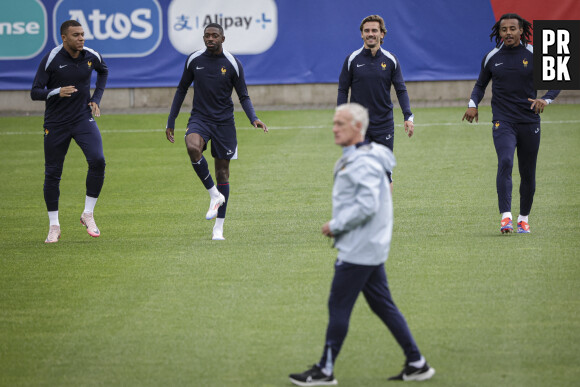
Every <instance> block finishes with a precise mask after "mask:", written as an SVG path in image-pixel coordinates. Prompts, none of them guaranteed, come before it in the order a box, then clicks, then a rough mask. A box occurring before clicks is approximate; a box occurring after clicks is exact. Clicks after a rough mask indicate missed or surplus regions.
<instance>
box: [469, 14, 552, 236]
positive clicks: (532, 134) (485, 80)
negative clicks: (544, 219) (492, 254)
mask: <svg viewBox="0 0 580 387" xmlns="http://www.w3.org/2000/svg"><path fill="white" fill-rule="evenodd" d="M531 31H532V25H531V23H530V22H528V21H527V20H525V19H523V18H522V17H521V16H519V15H517V14H515V13H506V14H505V15H502V16H501V17H500V19H499V20H498V21H497V23H495V24H494V26H493V27H492V33H491V35H490V40H493V39H494V38H495V42H496V47H495V48H494V49H493V50H491V51H490V52H489V53H488V54H486V55H485V57H484V58H483V61H482V62H481V71H480V73H479V78H478V79H477V82H476V83H475V86H474V87H473V92H472V93H471V99H470V100H469V104H468V108H467V111H466V112H465V114H464V115H463V120H465V119H466V120H467V121H468V122H473V120H474V119H475V121H476V122H477V121H478V112H477V106H478V104H479V102H480V101H481V100H482V99H483V95H484V93H485V88H486V87H487V85H488V84H489V81H490V80H493V82H492V86H491V92H492V97H491V110H492V113H493V117H492V122H493V125H492V132H493V143H494V145H495V150H496V153H497V177H496V186H497V197H498V204H499V212H500V213H501V223H500V231H501V232H502V233H511V232H512V231H513V223H512V213H511V201H512V168H513V161H514V152H515V150H516V149H517V152H518V169H519V172H520V177H521V183H520V215H519V216H518V223H517V231H518V233H529V232H530V225H529V224H528V215H529V214H530V210H531V209H532V202H533V200H534V193H535V191H536V161H537V159H538V150H539V148H540V113H542V112H543V111H544V108H545V106H546V105H548V104H549V103H551V102H552V101H553V100H554V99H555V98H556V97H557V96H558V94H559V93H560V91H559V90H548V92H547V93H546V94H545V95H544V96H543V97H542V98H538V97H537V90H536V89H535V88H534V54H533V52H534V51H533V48H532V46H531V45H530V44H528V42H529V38H530V37H531V33H532V32H531Z"/></svg>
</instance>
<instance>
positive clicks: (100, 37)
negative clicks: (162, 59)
mask: <svg viewBox="0 0 580 387" xmlns="http://www.w3.org/2000/svg"><path fill="white" fill-rule="evenodd" d="M162 19H163V18H162V13H161V7H160V6H159V3H158V2H157V0H140V1H138V2H135V1H119V0H100V1H98V2H89V1H86V2H85V1H83V2H81V1H75V0H60V1H59V2H58V4H57V5H56V6H55V8H54V14H53V25H54V41H55V43H56V44H60V43H61V42H62V39H61V36H60V25H61V24H62V23H63V22H65V21H67V20H77V21H78V22H79V23H81V25H82V26H83V30H84V31H85V45H86V46H87V47H90V48H92V49H94V50H97V51H98V52H99V53H100V54H101V55H103V56H104V57H106V58H107V57H108V58H120V57H142V56H147V55H149V54H151V53H152V52H153V51H155V49H156V48H157V47H158V46H159V44H160V43H161V37H162V35H163V32H162V31H163V21H162Z"/></svg>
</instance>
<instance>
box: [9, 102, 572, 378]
mask: <svg viewBox="0 0 580 387" xmlns="http://www.w3.org/2000/svg"><path fill="white" fill-rule="evenodd" d="M185 110H186V109H184V112H183V113H182V114H181V115H180V118H179V120H178V124H177V125H176V126H177V128H178V129H176V138H177V141H176V143H175V144H170V143H169V142H168V141H167V140H166V139H165V135H164V129H162V128H164V127H165V121H166V115H153V114H152V115H145V116H135V115H112V116H107V115H106V112H103V113H104V115H103V116H102V117H101V118H99V119H98V124H99V127H100V129H101V131H102V134H103V142H104V149H105V157H106V160H107V172H106V179H105V185H104V188H103V191H102V194H101V197H100V199H99V202H98V203H97V207H96V211H95V217H96V220H97V223H98V225H99V227H100V229H101V232H102V236H101V237H100V238H98V239H93V238H91V237H90V236H88V234H87V233H86V231H85V229H84V227H82V226H81V225H80V224H79V220H78V218H79V216H80V214H81V212H82V210H83V206H84V195H85V188H84V180H85V174H86V162H85V160H84V157H83V155H82V153H81V151H80V149H79V148H78V147H77V146H76V144H72V145H71V148H70V150H69V154H68V156H67V159H66V162H65V168H64V173H63V178H62V182H61V200H60V222H61V228H62V238H61V240H60V242H59V243H57V244H53V245H45V244H44V243H43V241H44V239H45V237H46V233H47V232H48V219H47V216H46V210H45V206H44V201H43V194H42V183H43V178H44V176H43V173H44V167H43V163H44V161H43V160H44V159H43V151H42V143H43V137H42V133H43V131H42V117H0V181H1V182H2V184H1V185H0V197H1V198H2V200H0V246H1V247H0V385H2V386H92V385H95V386H97V385H99V386H100V385H102V386H159V385H167V386H289V385H290V383H289V381H288V379H287V375H288V374H289V373H291V372H298V371H303V370H304V369H306V367H308V366H310V365H311V364H313V363H314V362H316V361H318V359H319V357H320V355H321V351H322V347H323V344H324V333H325V328H326V322H327V309H326V302H327V298H328V291H329V288H330V280H331V278H332V274H333V273H332V271H333V262H334V259H335V257H336V251H334V250H333V249H332V248H331V244H330V242H329V241H328V240H327V239H326V238H324V237H323V236H322V235H321V234H320V227H321V225H322V224H323V223H324V222H325V221H327V220H328V219H329V217H330V213H331V189H332V167H333V164H334V162H335V161H336V159H337V158H338V157H339V156H340V149H339V147H337V146H336V145H334V144H333V136H332V132H331V130H330V128H331V120H332V114H333V113H332V111H330V110H328V111H271V112H270V111H268V112H261V114H259V116H260V118H261V119H262V120H263V121H264V122H266V123H267V124H268V125H269V126H270V127H271V131H270V133H268V134H264V133H262V132H261V131H260V130H256V129H251V128H250V126H249V124H248V122H247V119H246V118H245V116H243V113H242V114H239V113H236V119H237V120H238V122H237V126H238V140H239V155H240V159H239V160H237V161H233V162H232V164H231V177H230V184H231V196H230V202H229V206H228V213H227V219H226V224H225V237H226V238H227V240H226V241H224V242H214V241H211V240H210V238H211V228H212V225H213V221H212V222H208V221H206V220H205V219H204V215H205V212H206V210H207V205H208V202H209V198H208V195H207V193H206V192H205V190H204V189H203V186H202V185H201V183H200V182H199V181H198V179H197V177H196V176H195V174H194V172H193V169H192V167H191V165H190V164H189V161H188V157H187V154H186V151H185V146H184V144H183V142H182V141H181V139H180V138H181V135H182V134H183V133H184V127H185V123H186V120H187V116H188V114H187V112H186V111H185ZM464 110H465V109H463V108H432V109H414V113H415V116H416V117H417V118H416V123H415V124H416V132H415V136H414V137H413V138H411V139H408V138H406V137H405V136H404V132H403V129H402V127H401V126H400V125H399V126H398V127H397V128H396V136H395V155H396V156H397V161H398V166H397V168H396V169H395V173H394V179H395V191H394V208H395V228H394V232H393V243H392V251H391V254H390V258H389V260H388V262H387V265H386V267H387V275H388V278H389V282H390V285H391V289H392V292H393V295H394V298H395V300H396V301H397V303H398V305H399V307H400V309H401V310H402V311H403V313H404V314H405V316H406V318H407V320H408V322H409V325H410V327H411V330H412V332H413V334H414V336H415V338H416V340H417V343H418V344H419V347H420V349H421V351H422V352H423V354H424V355H425V356H426V357H427V360H428V361H429V362H430V364H431V365H432V366H433V367H434V368H435V369H436V370H437V374H436V375H435V377H434V378H433V379H432V380H431V381H429V382H428V383H429V385H432V386H526V387H527V386H547V385H550V386H556V385H557V386H570V385H574V384H576V383H577V380H578V379H579V378H580V367H579V366H578V361H579V360H580V357H579V355H578V347H580V313H579V311H580V303H579V300H580V298H579V294H580V282H579V281H578V279H579V278H580V264H579V258H580V256H579V253H578V251H579V248H580V194H579V186H580V185H579V183H578V171H579V170H580V157H579V156H578V149H580V148H579V146H580V130H578V127H579V126H580V106H574V105H567V106H564V105H557V104H554V105H551V106H549V107H548V108H547V109H546V111H545V112H544V114H543V124H542V144H541V147H540V154H539V160H538V170H537V174H538V175H537V191H536V196H535V202H534V207H533V209H532V214H531V216H530V225H531V230H532V233H531V234H530V235H508V236H505V235H504V236H502V235H500V233H499V220H500V219H499V214H498V209H497V198H496V193H495V169H496V156H495V151H494V149H493V142H492V137H491V123H490V120H491V113H490V111H489V108H488V109H485V108H482V109H481V112H480V124H479V125H474V124H471V125H470V124H467V123H462V122H461V117H462V115H463V113H464ZM400 116H401V114H400V112H396V115H395V117H396V119H397V122H398V123H400ZM206 157H207V158H208V160H209V162H210V165H212V161H211V156H210V155H209V152H207V155H206ZM212 169H213V168H212ZM518 185H519V177H518V173H517V169H516V170H515V171H514V193H513V198H514V200H513V207H512V212H513V213H514V215H517V213H518V210H519V194H518ZM403 361H404V359H403V355H402V353H401V351H400V349H399V347H398V346H397V344H396V343H395V341H394V340H393V338H392V336H391V335H390V333H389V332H388V331H387V330H386V328H384V326H383V325H382V324H381V322H380V321H379V319H378V318H376V316H374V315H373V314H372V312H371V311H370V310H369V308H368V307H367V305H366V304H365V302H364V299H363V298H361V299H360V300H359V301H358V303H357V305H356V307H355V310H354V312H353V316H352V320H351V326H350V331H349V334H348V337H347V339H346V342H345V344H344V347H343V350H342V352H341V354H340V357H339V358H338V360H337V364H336V370H335V375H336V377H337V379H338V380H339V383H340V385H341V386H384V385H386V384H387V382H386V378H387V377H388V376H391V375H394V374H396V373H398V372H399V371H400V369H401V367H402V365H403ZM394 384H396V383H394Z"/></svg>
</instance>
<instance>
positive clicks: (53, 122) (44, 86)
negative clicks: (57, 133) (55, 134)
mask: <svg viewBox="0 0 580 387" xmlns="http://www.w3.org/2000/svg"><path fill="white" fill-rule="evenodd" d="M93 70H95V71H96V72H97V82H96V85H95V91H94V93H93V97H92V98H91V75H92V73H93ZM108 75H109V70H108V68H107V65H106V64H105V62H104V61H103V58H102V57H101V55H100V54H99V53H98V52H97V51H95V50H92V49H90V48H88V47H84V48H83V50H82V51H81V52H80V53H79V56H78V57H77V58H73V57H72V56H70V54H69V53H68V51H66V50H65V49H64V48H63V46H62V44H60V45H59V46H57V47H55V48H54V49H52V50H51V51H50V52H49V53H48V54H46V55H45V56H44V58H42V60H41V61H40V64H39V66H38V70H37V71H36V76H35V77H34V81H33V83H32V90H31V91H30V97H31V98H32V99H33V100H35V101H46V109H45V112H44V126H45V127H47V128H55V127H58V126H61V125H68V124H74V123H76V122H79V121H81V120H83V119H87V118H90V117H91V116H92V112H91V108H90V106H89V102H95V103H96V104H97V105H99V104H100V103H101V97H102V96H103V93H104V91H105V85H106V84H107V77H108ZM64 86H75V87H76V89H77V90H78V91H77V92H75V93H73V94H72V95H71V96H70V97H61V96H60V95H59V93H60V88H61V87H64Z"/></svg>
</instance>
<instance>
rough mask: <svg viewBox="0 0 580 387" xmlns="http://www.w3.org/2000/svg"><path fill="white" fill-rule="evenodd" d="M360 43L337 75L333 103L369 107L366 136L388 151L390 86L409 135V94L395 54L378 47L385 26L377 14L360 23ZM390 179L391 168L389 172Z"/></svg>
mask: <svg viewBox="0 0 580 387" xmlns="http://www.w3.org/2000/svg"><path fill="white" fill-rule="evenodd" d="M360 32H361V38H362V40H363V42H364V44H363V47H361V48H359V49H358V50H356V51H354V52H353V53H351V54H349V55H348V56H347V57H346V59H345V61H344V64H343V66H342V71H341V72H340V76H339V79H338V97H337V101H336V104H337V105H341V104H344V103H346V102H348V93H349V89H350V92H351V94H350V102H357V103H359V104H361V105H363V106H364V107H366V108H367V109H368V111H369V117H370V118H369V119H370V123H369V128H368V130H367V134H366V138H367V139H368V140H370V141H374V142H377V143H379V144H383V145H385V146H386V147H387V148H389V149H390V150H391V151H392V150H393V146H394V135H395V122H394V117H393V101H392V99H391V87H394V88H395V91H396V93H397V98H398V101H399V105H400V106H401V109H402V110H403V116H404V120H405V122H404V127H405V132H406V133H407V135H408V136H409V137H411V136H412V135H413V132H414V130H415V127H414V124H413V119H414V116H413V113H412V112H411V104H410V101H409V94H408V93H407V87H406V85H405V81H404V79H403V72H402V71H401V64H400V63H399V60H398V59H397V57H396V56H395V55H394V54H392V53H391V52H389V51H387V50H385V49H384V48H382V47H381V44H382V43H383V41H384V38H385V35H386V34H387V29H386V27H385V21H384V20H383V18H382V17H381V16H379V15H370V16H367V17H365V18H364V19H363V20H362V22H361V24H360ZM388 176H389V179H390V180H391V182H392V179H391V172H389V173H388Z"/></svg>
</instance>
